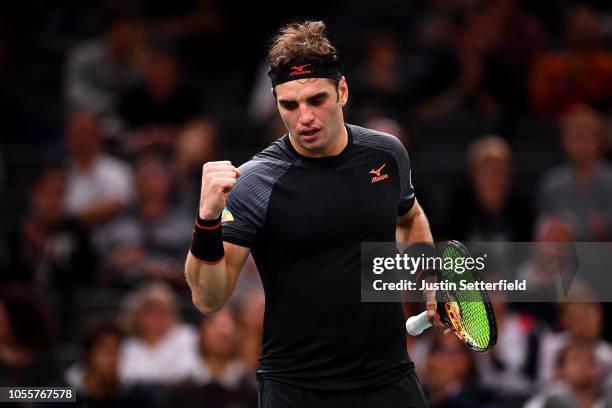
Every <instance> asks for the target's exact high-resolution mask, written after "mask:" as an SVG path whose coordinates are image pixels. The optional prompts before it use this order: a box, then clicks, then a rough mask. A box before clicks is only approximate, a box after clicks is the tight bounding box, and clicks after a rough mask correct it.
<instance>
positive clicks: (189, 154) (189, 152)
mask: <svg viewBox="0 0 612 408" xmlns="http://www.w3.org/2000/svg"><path fill="white" fill-rule="evenodd" d="M211 126H212V127H211ZM219 144H220V143H219V138H218V133H217V130H216V128H215V126H214V124H213V123H212V122H206V121H199V122H196V123H193V124H192V125H190V126H188V127H187V128H186V129H185V130H184V131H183V132H182V134H181V136H180V138H179V140H178V141H177V144H176V146H175V149H174V156H173V158H172V161H173V163H172V168H173V170H174V172H175V174H174V176H173V178H174V179H175V180H176V190H177V191H176V193H177V194H176V195H177V196H178V201H179V202H180V205H181V206H182V207H183V209H184V211H186V212H187V213H189V214H190V215H193V214H195V213H196V211H197V208H198V203H199V197H200V188H201V184H202V165H203V164H204V163H206V162H209V161H214V160H217V159H218V156H217V151H218V147H219Z"/></svg>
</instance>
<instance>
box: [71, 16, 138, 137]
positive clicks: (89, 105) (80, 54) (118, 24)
mask: <svg viewBox="0 0 612 408" xmlns="http://www.w3.org/2000/svg"><path fill="white" fill-rule="evenodd" d="M104 28H105V31H104V34H103V35H102V37H100V38H96V39H94V40H92V41H88V42H85V43H83V44H80V45H78V46H77V47H75V48H74V49H73V50H71V51H70V54H69V55H68V61H67V64H66V81H65V83H66V88H65V93H66V100H67V106H68V109H69V110H81V109H85V110H88V111H91V112H93V113H95V114H96V115H98V116H99V117H100V119H101V122H102V126H103V128H104V129H105V130H106V132H105V133H106V134H109V135H113V134H115V133H117V132H118V130H119V129H118V128H117V126H118V124H117V120H116V110H117V107H118V102H119V96H120V95H121V94H122V93H123V92H125V91H126V90H127V89H128V88H130V87H132V86H135V84H137V83H138V82H139V81H140V79H141V74H140V72H139V70H138V68H137V66H136V63H135V60H136V56H137V53H138V49H139V47H140V46H141V43H142V38H143V34H144V27H143V25H142V23H141V21H140V20H139V18H138V17H137V16H136V15H133V14H129V13H123V12H115V11H113V12H110V13H109V14H108V16H107V17H106V24H105V27H104Z"/></svg>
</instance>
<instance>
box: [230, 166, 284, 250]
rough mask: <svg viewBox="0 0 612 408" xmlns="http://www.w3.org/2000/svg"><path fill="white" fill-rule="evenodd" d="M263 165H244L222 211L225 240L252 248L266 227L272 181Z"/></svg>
mask: <svg viewBox="0 0 612 408" xmlns="http://www.w3.org/2000/svg"><path fill="white" fill-rule="evenodd" d="M261 167H262V166H259V167H257V165H254V164H253V163H251V162H247V163H245V164H244V165H242V166H240V173H241V176H240V177H238V179H237V180H236V185H235V186H234V188H233V189H232V191H231V192H230V193H229V195H228V197H227V202H226V205H225V209H224V210H223V213H222V215H221V227H222V233H223V240H224V241H227V242H231V243H233V244H236V245H240V246H244V247H248V248H252V247H253V246H254V245H255V244H256V242H257V240H258V237H259V236H260V234H261V231H262V230H263V226H264V221H265V213H266V210H267V203H268V198H269V191H270V190H271V184H272V183H271V181H270V180H268V178H267V177H266V175H265V171H264V169H262V168H261Z"/></svg>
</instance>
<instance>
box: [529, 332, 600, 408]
mask: <svg viewBox="0 0 612 408" xmlns="http://www.w3.org/2000/svg"><path fill="white" fill-rule="evenodd" d="M555 380H556V381H555V383H554V384H553V385H548V386H546V388H545V389H544V391H542V392H541V393H540V394H538V395H536V396H535V397H533V398H532V399H531V400H529V401H528V402H527V404H526V405H525V408H546V407H555V408H556V407H559V408H581V407H604V406H608V404H610V403H611V402H612V400H610V398H609V396H602V395H601V394H600V387H601V383H602V380H603V376H602V371H601V367H600V365H599V362H598V361H597V358H596V356H595V351H594V349H593V345H592V344H583V343H569V344H567V345H566V346H564V347H563V348H562V349H561V350H560V351H559V354H558V355H557V356H556V361H555Z"/></svg>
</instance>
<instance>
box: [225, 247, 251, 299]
mask: <svg viewBox="0 0 612 408" xmlns="http://www.w3.org/2000/svg"><path fill="white" fill-rule="evenodd" d="M223 248H224V250H225V266H226V268H227V273H228V274H229V279H230V283H231V287H230V289H231V290H230V293H231V292H233V291H234V287H235V286H236V282H237V281H238V275H240V271H242V268H244V264H245V263H246V260H247V258H248V257H249V253H250V252H251V249H250V248H247V247H243V246H241V245H236V244H232V243H231V242H227V241H224V242H223Z"/></svg>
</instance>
